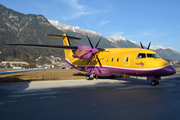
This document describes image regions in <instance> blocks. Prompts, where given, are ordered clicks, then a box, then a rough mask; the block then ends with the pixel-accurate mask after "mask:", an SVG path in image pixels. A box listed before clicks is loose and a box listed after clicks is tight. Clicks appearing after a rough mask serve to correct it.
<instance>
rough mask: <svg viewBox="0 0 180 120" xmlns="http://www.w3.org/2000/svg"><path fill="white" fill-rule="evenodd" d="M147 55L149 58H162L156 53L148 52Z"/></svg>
mask: <svg viewBox="0 0 180 120" xmlns="http://www.w3.org/2000/svg"><path fill="white" fill-rule="evenodd" d="M147 57H148V58H160V57H159V56H158V55H156V54H149V53H148V54H147Z"/></svg>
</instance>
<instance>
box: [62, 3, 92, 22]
mask: <svg viewBox="0 0 180 120" xmlns="http://www.w3.org/2000/svg"><path fill="white" fill-rule="evenodd" d="M61 1H62V2H63V3H65V4H66V7H67V9H66V13H67V16H63V17H61V18H62V19H64V20H69V19H76V18H78V17H81V16H83V15H89V14H92V13H93V12H94V11H90V10H87V8H88V6H85V5H82V4H80V3H79V0H61Z"/></svg>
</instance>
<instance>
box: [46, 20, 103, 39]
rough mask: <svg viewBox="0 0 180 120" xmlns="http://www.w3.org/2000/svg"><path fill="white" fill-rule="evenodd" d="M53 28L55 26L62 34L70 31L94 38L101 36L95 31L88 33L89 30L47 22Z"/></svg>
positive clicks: (57, 22)
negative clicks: (93, 36) (94, 36)
mask: <svg viewBox="0 0 180 120" xmlns="http://www.w3.org/2000/svg"><path fill="white" fill-rule="evenodd" d="M48 21H49V22H50V23H51V24H52V25H53V26H55V27H56V28H57V29H59V30H62V31H64V32H66V31H68V30H70V31H72V32H75V33H81V34H84V35H85V34H86V33H87V34H88V35H96V36H102V34H100V33H97V32H95V31H90V30H87V29H82V28H80V27H78V26H70V25H67V24H62V23H60V22H59V21H55V20H48Z"/></svg>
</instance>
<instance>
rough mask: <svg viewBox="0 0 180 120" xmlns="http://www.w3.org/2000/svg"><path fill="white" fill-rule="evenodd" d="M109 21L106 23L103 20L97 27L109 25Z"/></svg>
mask: <svg viewBox="0 0 180 120" xmlns="http://www.w3.org/2000/svg"><path fill="white" fill-rule="evenodd" d="M109 22H110V21H108V20H103V21H102V22H100V23H99V24H98V26H104V25H105V24H107V23H109Z"/></svg>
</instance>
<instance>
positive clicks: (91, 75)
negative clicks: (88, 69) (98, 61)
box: [86, 74, 94, 80]
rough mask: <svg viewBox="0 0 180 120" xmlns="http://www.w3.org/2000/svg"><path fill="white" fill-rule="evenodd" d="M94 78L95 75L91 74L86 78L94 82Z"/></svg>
mask: <svg viewBox="0 0 180 120" xmlns="http://www.w3.org/2000/svg"><path fill="white" fill-rule="evenodd" d="M93 78H94V74H90V75H87V76H86V79H87V80H93Z"/></svg>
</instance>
